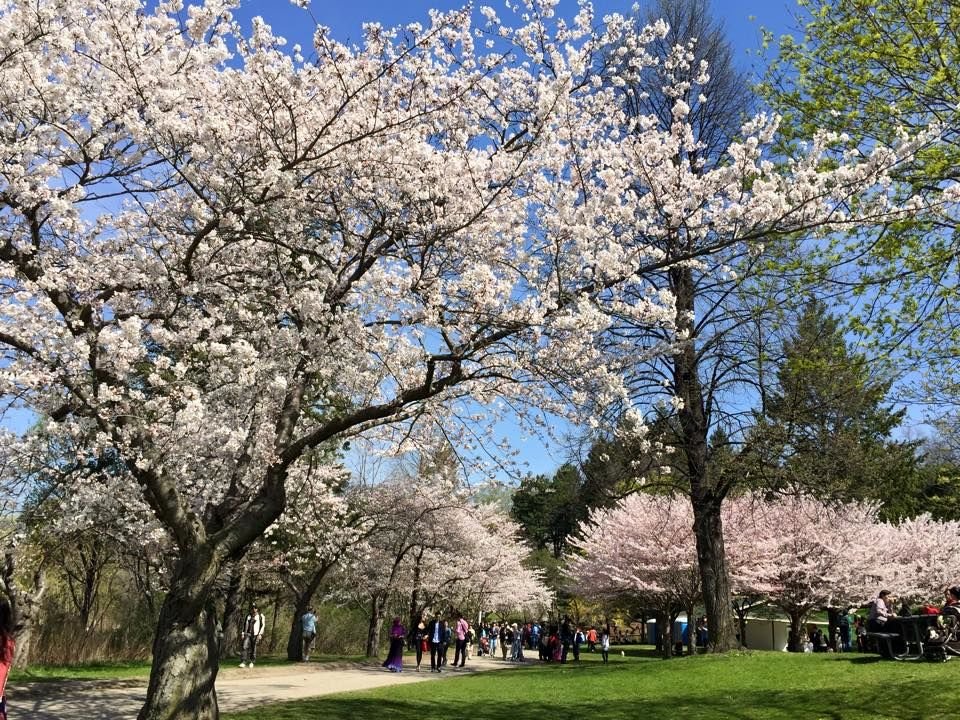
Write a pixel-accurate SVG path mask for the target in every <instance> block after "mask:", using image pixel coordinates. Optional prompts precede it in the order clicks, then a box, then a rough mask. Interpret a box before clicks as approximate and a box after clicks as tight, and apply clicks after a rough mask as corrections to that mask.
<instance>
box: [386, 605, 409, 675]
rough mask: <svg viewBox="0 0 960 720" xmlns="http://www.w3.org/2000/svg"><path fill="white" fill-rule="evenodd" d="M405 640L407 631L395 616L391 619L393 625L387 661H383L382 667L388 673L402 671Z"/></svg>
mask: <svg viewBox="0 0 960 720" xmlns="http://www.w3.org/2000/svg"><path fill="white" fill-rule="evenodd" d="M406 640H407V629H406V628H405V627H404V626H403V623H402V622H400V617H399V616H397V617H395V618H394V619H393V625H392V626H391V628H390V652H389V654H388V655H387V659H386V660H384V661H383V667H385V668H386V669H387V670H389V671H390V672H396V673H398V672H402V671H403V644H404V643H405V642H406Z"/></svg>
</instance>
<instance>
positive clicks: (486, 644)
mask: <svg viewBox="0 0 960 720" xmlns="http://www.w3.org/2000/svg"><path fill="white" fill-rule="evenodd" d="M489 654H490V639H489V638H488V637H487V636H486V635H484V636H483V637H481V638H480V649H479V650H478V651H477V655H478V656H480V655H489Z"/></svg>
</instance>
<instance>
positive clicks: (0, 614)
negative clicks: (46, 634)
mask: <svg viewBox="0 0 960 720" xmlns="http://www.w3.org/2000/svg"><path fill="white" fill-rule="evenodd" d="M15 650H16V644H15V643H14V640H13V608H11V607H10V603H9V602H8V601H6V600H0V720H7V677H8V676H9V675H10V668H11V667H12V666H13V653H14V651H15Z"/></svg>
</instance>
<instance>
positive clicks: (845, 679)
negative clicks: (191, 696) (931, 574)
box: [223, 648, 960, 720]
mask: <svg viewBox="0 0 960 720" xmlns="http://www.w3.org/2000/svg"><path fill="white" fill-rule="evenodd" d="M626 652H628V653H629V655H628V656H627V657H621V656H620V654H619V649H617V650H615V651H613V652H611V657H610V664H609V665H607V666H603V665H602V664H600V663H599V662H597V660H598V659H599V655H593V656H591V655H589V654H585V656H584V657H585V662H583V663H582V664H581V665H579V666H571V665H564V666H560V665H532V666H529V667H524V668H518V669H516V670H511V671H499V672H489V673H483V674H480V675H472V676H465V677H458V678H455V679H453V678H451V679H447V680H443V681H442V682H424V683H416V684H413V685H401V686H394V687H389V688H381V689H379V690H372V691H368V692H357V693H344V694H340V695H333V696H327V697H323V698H317V699H315V700H303V701H297V702H290V703H280V704H276V705H269V706H264V707H259V708H256V709H253V710H250V711H247V712H243V713H232V714H225V715H224V716H223V718H224V720H341V718H350V720H383V718H390V720H430V719H432V718H436V719H437V720H440V719H441V718H442V719H443V720H449V718H451V717H464V718H469V719H470V720H503V718H517V720H558V718H584V719H588V720H634V719H635V718H640V719H641V720H658V719H659V718H664V719H666V718H670V719H673V718H683V719H684V720H706V719H708V718H709V719H711V720H715V719H722V720H771V719H778V718H782V719H783V720H794V719H797V718H801V719H803V718H810V719H811V720H814V719H818V720H819V719H821V718H829V719H830V720H838V719H843V720H848V719H849V720H854V719H857V720H861V719H862V720H877V719H880V718H889V719H890V720H936V719H938V718H954V717H955V716H956V714H957V705H958V702H960V689H958V679H960V660H953V661H951V662H948V663H945V664H936V663H926V662H918V663H897V662H892V661H883V660H880V659H879V657H878V656H875V655H859V654H856V653H851V654H848V655H833V654H823V655H820V654H787V653H775V652H753V653H742V654H734V655H728V656H708V655H701V656H698V657H689V658H676V659H674V660H670V661H663V660H659V659H656V658H654V657H653V655H652V653H650V652H648V651H646V650H640V649H637V648H630V649H627V650H626Z"/></svg>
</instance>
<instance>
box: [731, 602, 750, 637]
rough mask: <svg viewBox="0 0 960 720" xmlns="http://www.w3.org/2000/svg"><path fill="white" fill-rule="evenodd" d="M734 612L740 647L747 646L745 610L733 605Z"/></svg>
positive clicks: (742, 607)
mask: <svg viewBox="0 0 960 720" xmlns="http://www.w3.org/2000/svg"><path fill="white" fill-rule="evenodd" d="M734 612H736V614H737V627H739V628H740V647H743V648H745V647H746V646H747V608H746V607H744V606H742V605H739V604H734Z"/></svg>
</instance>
